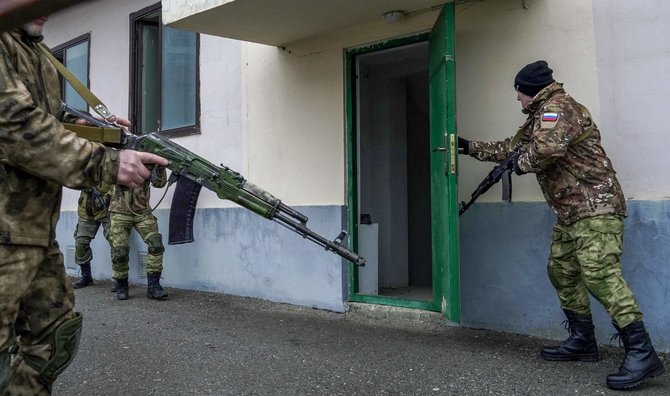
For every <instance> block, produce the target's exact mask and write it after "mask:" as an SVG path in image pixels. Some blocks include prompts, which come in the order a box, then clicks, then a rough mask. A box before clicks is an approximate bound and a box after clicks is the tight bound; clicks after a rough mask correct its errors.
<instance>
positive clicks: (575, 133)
mask: <svg viewBox="0 0 670 396" xmlns="http://www.w3.org/2000/svg"><path fill="white" fill-rule="evenodd" d="M514 88H515V89H516V92H517V100H518V101H520V102H521V106H522V108H523V110H522V111H523V113H524V114H526V115H527V116H528V118H527V120H526V122H525V123H524V125H523V126H522V127H521V128H520V129H519V131H518V132H517V134H516V135H515V136H514V137H511V138H507V139H505V140H503V141H498V142H483V141H468V140H466V139H463V138H459V141H458V146H459V150H460V151H461V152H462V153H463V154H468V155H470V156H471V157H474V158H476V159H478V160H480V161H493V162H502V161H504V160H505V159H507V158H508V157H510V155H514V156H516V160H515V161H511V163H512V168H513V170H514V171H515V172H516V174H517V175H523V174H526V173H535V175H536V177H537V180H538V182H539V184H540V187H541V188H542V191H543V193H544V196H545V199H546V200H547V203H548V204H549V206H550V207H551V209H552V210H553V211H554V212H555V213H556V215H557V218H558V221H557V223H556V225H555V226H554V229H553V235H552V243H551V249H550V254H549V263H548V266H547V271H548V274H549V279H550V281H551V283H552V285H553V286H554V288H555V289H556V292H557V293H558V299H559V301H560V304H561V308H562V309H563V311H564V312H565V316H566V317H567V322H568V326H569V327H568V329H569V334H570V335H569V337H568V338H567V339H566V340H565V341H563V342H562V343H561V344H560V345H558V346H552V347H544V348H543V349H542V351H541V356H542V357H543V358H544V359H546V360H556V361H570V360H573V361H595V360H597V359H598V345H597V343H596V338H595V332H594V325H593V321H592V318H591V308H590V306H589V294H591V295H593V296H594V297H595V298H596V299H597V300H598V301H599V302H600V303H601V304H602V305H603V307H605V309H606V310H607V312H608V313H609V315H610V316H611V318H612V324H613V325H614V327H615V328H616V330H617V332H618V334H619V335H620V337H621V340H622V341H623V344H624V347H625V350H626V355H625V357H624V361H623V363H622V365H621V367H620V368H619V371H618V372H617V373H615V374H610V375H608V376H607V381H606V382H607V386H609V387H610V388H612V389H629V388H633V387H635V386H637V385H639V384H641V383H642V382H643V381H645V380H646V379H647V378H649V377H655V376H658V375H661V374H663V373H664V372H665V368H664V366H663V363H662V362H661V360H660V359H659V358H658V356H657V354H656V351H655V350H654V348H653V346H652V344H651V340H650V338H649V334H648V333H647V331H646V329H645V326H644V322H643V321H642V312H641V311H640V308H639V306H638V304H637V301H636V300H635V296H634V295H633V292H632V291H631V289H630V288H629V287H628V284H627V283H626V281H625V280H624V278H623V276H622V274H621V263H620V261H619V258H620V256H621V253H622V249H623V246H622V245H623V218H624V217H625V216H626V201H625V198H624V195H623V191H622V190H621V186H620V185H619V182H618V180H617V178H616V173H615V172H614V169H613V168H612V163H611V161H610V159H609V158H608V157H607V155H606V154H605V150H604V149H603V147H602V145H601V143H600V131H599V130H598V127H597V126H596V125H595V123H594V122H593V120H592V119H591V114H590V113H589V111H588V110H587V109H586V108H585V107H584V106H582V105H581V104H579V103H578V102H577V101H575V100H574V99H573V98H572V97H571V96H569V95H568V94H567V93H566V92H565V90H564V89H563V84H561V83H558V82H555V81H554V79H553V71H552V70H551V69H550V68H549V66H548V64H547V62H545V61H537V62H534V63H531V64H529V65H526V66H525V67H524V68H522V69H521V70H520V71H519V73H518V74H517V75H516V78H515V80H514Z"/></svg>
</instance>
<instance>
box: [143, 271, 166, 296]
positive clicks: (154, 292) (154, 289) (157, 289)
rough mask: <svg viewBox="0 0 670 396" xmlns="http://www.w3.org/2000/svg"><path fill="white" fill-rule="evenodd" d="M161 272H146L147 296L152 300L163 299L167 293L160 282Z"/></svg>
mask: <svg viewBox="0 0 670 396" xmlns="http://www.w3.org/2000/svg"><path fill="white" fill-rule="evenodd" d="M160 280H161V273H160V272H149V273H147V297H149V298H150V299H152V300H164V299H166V298H167V296H168V294H167V292H166V291H165V289H163V287H162V286H161V284H160Z"/></svg>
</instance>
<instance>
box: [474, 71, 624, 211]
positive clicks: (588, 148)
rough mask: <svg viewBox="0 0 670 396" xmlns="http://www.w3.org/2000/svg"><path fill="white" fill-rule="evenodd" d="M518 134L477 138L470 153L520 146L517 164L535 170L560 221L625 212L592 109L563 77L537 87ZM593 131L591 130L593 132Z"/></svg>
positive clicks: (502, 153)
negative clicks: (572, 93)
mask: <svg viewBox="0 0 670 396" xmlns="http://www.w3.org/2000/svg"><path fill="white" fill-rule="evenodd" d="M524 113H526V114H528V119H527V120H526V123H525V124H524V125H523V126H522V127H521V128H520V129H519V132H518V133H517V135H515V136H514V137H511V138H507V139H505V140H504V141H499V142H481V141H473V142H471V143H470V155H471V156H472V157H474V158H477V159H479V160H481V161H495V162H501V161H503V160H504V159H505V158H507V157H508V156H509V155H510V153H511V152H512V150H514V149H515V148H517V149H521V151H522V154H521V156H520V157H519V161H518V166H519V169H520V170H522V171H524V172H533V173H535V174H536V176H537V181H538V182H539V183H540V187H541V188H542V192H543V193H544V197H545V199H546V200H547V203H548V204H549V206H550V207H551V209H552V210H553V211H554V212H555V213H556V215H557V216H558V221H559V223H561V224H571V223H574V222H575V221H577V220H580V219H584V218H587V217H593V216H597V215H601V214H608V213H612V214H617V215H621V216H626V201H625V198H624V195H623V191H622V190H621V186H620V185H619V181H618V180H617V178H616V172H615V171H614V168H613V167H612V162H611V161H610V159H609V158H608V157H607V154H606V153H605V150H604V149H603V147H602V145H601V143H600V131H599V130H598V127H597V126H596V125H595V123H593V121H592V120H591V116H590V114H589V112H588V111H587V110H586V109H585V108H584V107H583V106H582V105H581V104H579V103H578V102H577V101H575V100H574V99H573V98H572V97H571V96H570V95H568V94H567V93H566V92H565V90H563V85H562V84H560V83H553V84H551V85H549V86H548V87H545V88H544V89H543V90H542V91H540V93H538V94H537V95H536V96H535V98H534V99H533V102H532V103H531V104H530V105H529V106H528V109H527V110H524ZM589 131H590V132H589Z"/></svg>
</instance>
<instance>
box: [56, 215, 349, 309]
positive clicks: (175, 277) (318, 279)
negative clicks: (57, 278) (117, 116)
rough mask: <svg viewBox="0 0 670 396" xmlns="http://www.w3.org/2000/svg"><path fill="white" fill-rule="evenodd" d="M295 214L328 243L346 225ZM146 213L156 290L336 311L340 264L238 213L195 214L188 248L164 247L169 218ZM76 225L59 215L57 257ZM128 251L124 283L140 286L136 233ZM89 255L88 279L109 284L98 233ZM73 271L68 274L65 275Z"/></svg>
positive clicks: (342, 292) (333, 218) (341, 219)
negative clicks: (159, 241)
mask: <svg viewBox="0 0 670 396" xmlns="http://www.w3.org/2000/svg"><path fill="white" fill-rule="evenodd" d="M295 209H297V210H299V211H301V212H302V213H303V214H305V215H307V216H308V217H309V222H308V223H307V224H308V226H309V227H310V228H311V229H312V230H313V231H315V232H318V233H320V234H321V235H323V236H324V237H326V238H328V239H333V238H335V237H336V236H337V235H338V234H339V232H340V231H341V230H342V229H343V224H346V223H345V216H344V213H345V212H344V209H343V207H341V206H319V207H301V208H298V207H296V208H295ZM154 214H155V215H156V217H157V218H158V224H159V228H160V230H161V232H162V233H163V234H164V236H163V243H165V244H166V250H165V253H164V259H163V261H164V262H163V267H164V269H163V277H162V280H161V283H162V284H163V285H165V286H172V287H178V288H183V289H197V290H209V291H219V292H224V293H229V294H234V295H240V296H251V297H258V298H262V299H267V300H272V301H277V302H285V303H290V304H297V305H304V306H311V307H315V308H321V309H327V310H332V311H336V312H342V311H344V301H345V299H346V295H347V294H346V293H347V291H346V268H347V267H346V265H345V264H344V263H343V260H342V259H341V258H340V257H339V256H337V255H335V254H333V253H331V252H327V251H325V250H324V249H323V248H321V247H319V246H318V245H316V244H313V243H312V242H310V241H308V240H305V239H303V238H302V237H301V236H299V235H298V234H296V233H294V232H292V231H290V230H288V229H286V228H284V227H282V226H281V225H280V224H278V223H276V222H273V221H269V220H267V219H265V218H263V217H260V216H258V215H256V214H254V213H252V212H250V211H248V210H246V209H242V208H225V209H222V208H220V209H198V210H197V211H196V217H195V222H194V237H195V242H194V243H190V244H182V245H173V246H167V235H166V234H167V230H168V223H169V220H168V218H169V217H168V216H169V211H168V210H158V211H156V212H154ZM76 224H77V214H76V213H75V212H63V213H61V220H60V221H59V223H58V229H57V236H58V241H59V243H60V245H61V248H62V250H64V251H65V250H67V247H68V246H73V245H74V238H73V236H72V233H73V230H74V228H75V225H76ZM130 245H131V250H130V276H129V277H130V282H131V283H146V279H145V278H144V277H142V276H141V275H140V271H139V259H138V252H139V251H146V247H145V246H146V245H145V244H144V243H143V242H142V240H141V239H140V238H139V236H138V234H137V233H136V232H133V233H132V235H131V243H130ZM92 249H93V255H94V257H93V265H92V270H93V277H94V278H96V279H111V277H112V270H111V259H110V249H109V245H108V243H107V241H106V240H105V239H104V238H103V236H102V231H101V230H100V231H99V232H98V236H97V238H96V239H95V240H94V241H93V244H92ZM67 256H68V255H67V254H66V266H68V263H67V261H68V257H67ZM75 267H76V266H75ZM77 272H78V269H75V270H68V273H70V274H72V275H76V274H77ZM130 292H131V297H132V296H133V295H135V296H140V297H142V296H143V295H144V294H145V292H144V289H142V288H138V287H131V290H130ZM110 298H112V296H111V295H110Z"/></svg>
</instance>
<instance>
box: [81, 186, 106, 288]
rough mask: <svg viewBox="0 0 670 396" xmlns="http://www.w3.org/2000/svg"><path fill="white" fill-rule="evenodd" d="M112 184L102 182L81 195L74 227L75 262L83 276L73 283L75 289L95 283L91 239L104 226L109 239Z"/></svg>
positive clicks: (103, 229) (104, 231)
mask: <svg viewBox="0 0 670 396" xmlns="http://www.w3.org/2000/svg"><path fill="white" fill-rule="evenodd" d="M110 192H111V186H110V185H109V184H106V183H101V184H100V185H98V186H96V187H91V188H85V189H83V190H81V194H80V195H79V205H78V209H77V214H78V215H79V221H78V222H77V226H76V227H75V229H74V262H75V264H77V265H78V266H79V269H80V272H81V277H80V278H79V279H78V280H77V281H76V282H74V283H73V287H74V288H75V289H80V288H82V287H86V286H90V285H92V284H93V276H92V275H91V260H93V251H92V250H91V241H92V240H93V239H94V238H95V235H96V234H97V233H98V229H99V228H100V226H102V233H103V235H104V237H105V239H107V240H109V213H108V212H107V208H109V202H110V199H111V195H110Z"/></svg>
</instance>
